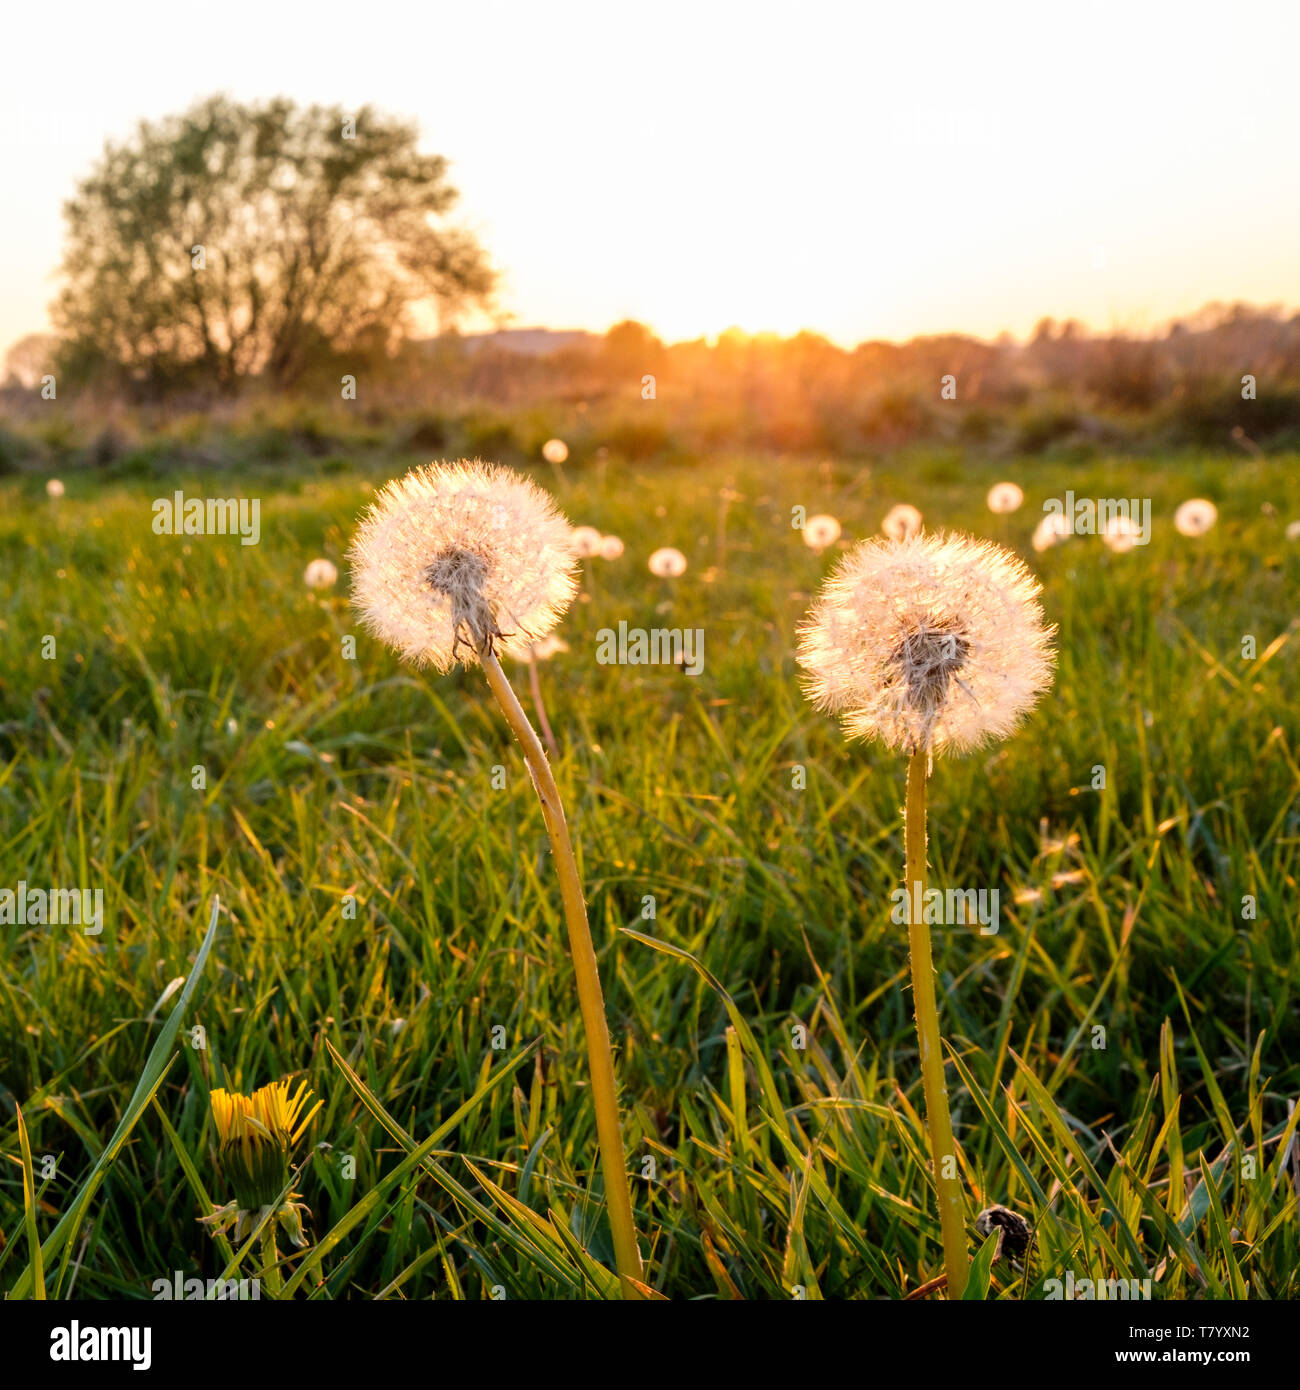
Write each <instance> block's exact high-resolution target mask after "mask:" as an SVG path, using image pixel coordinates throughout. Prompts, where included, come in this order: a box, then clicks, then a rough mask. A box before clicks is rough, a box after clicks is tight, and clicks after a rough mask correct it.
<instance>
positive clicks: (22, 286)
mask: <svg viewBox="0 0 1300 1390" xmlns="http://www.w3.org/2000/svg"><path fill="white" fill-rule="evenodd" d="M4 27H5V47H6V50H7V61H6V63H5V65H4V66H5V74H4V81H3V84H0V141H2V142H3V148H4V154H5V163H6V170H5V180H4V187H5V197H4V208H3V217H2V218H0V352H2V351H3V350H4V349H5V348H6V347H7V346H8V345H9V344H10V343H12V342H13V341H14V340H15V339H17V338H19V337H20V336H22V335H23V334H25V333H28V332H32V331H37V330H41V329H44V328H45V327H46V326H47V320H46V316H45V307H46V305H47V303H48V301H49V300H50V298H51V297H52V295H53V293H54V290H55V287H56V281H55V271H56V268H57V265H58V261H59V257H60V250H61V245H62V231H63V228H62V217H61V205H62V202H63V200H64V199H65V198H66V197H67V196H68V195H69V194H70V193H71V192H72V190H73V188H74V185H75V182H76V180H77V178H78V177H79V176H80V175H82V174H84V173H85V172H86V171H87V170H88V169H89V167H90V166H91V164H92V162H93V161H94V159H95V158H96V156H97V155H98V153H99V152H100V150H101V148H102V145H103V142H104V140H105V138H106V137H107V138H111V139H120V138H122V137H124V136H127V135H129V134H130V132H131V130H132V128H133V126H134V124H135V123H136V121H138V120H139V119H140V118H156V117H161V116H164V115H167V114H169V113H172V112H175V111H178V110H181V109H183V108H185V107H187V106H188V105H190V104H191V103H192V102H193V101H195V100H196V99H197V98H200V97H204V96H207V95H209V94H211V93H213V92H217V91H225V92H227V93H229V94H230V95H232V96H234V97H236V98H239V99H245V100H248V99H261V98H268V97H272V96H276V95H281V94H283V95H287V96H289V97H292V98H295V99H296V100H298V101H300V102H303V103H310V102H320V103H322V104H326V103H334V102H338V103H341V104H343V105H345V106H349V107H354V106H360V105H362V104H365V103H371V104H373V105H375V106H378V107H380V108H382V109H384V110H385V111H387V112H390V113H392V114H395V115H401V116H408V117H414V118H416V119H417V120H418V121H419V123H420V127H421V131H422V136H423V141H422V143H423V147H424V148H425V149H427V150H430V151H436V152H438V153H440V154H444V155H446V156H447V157H448V158H449V159H450V160H451V162H452V176H453V182H454V183H455V184H456V185H457V187H458V188H459V189H460V191H461V195H462V196H461V203H460V210H459V217H460V218H461V219H462V220H463V221H464V222H465V223H466V224H467V225H469V226H470V227H472V228H473V229H474V230H475V231H476V232H477V234H478V235H479V237H480V239H481V240H482V241H483V242H484V244H485V246H486V247H487V249H488V251H489V252H490V254H491V256H492V258H493V259H494V261H495V262H496V263H497V264H498V265H499V266H500V267H501V268H502V269H503V271H504V273H505V279H504V286H503V295H502V300H503V307H504V308H505V309H507V310H509V311H510V312H511V313H512V314H513V315H514V319H513V322H514V323H515V324H516V325H518V326H535V325H544V326H548V327H552V328H588V329H592V330H596V331H603V330H604V329H605V328H607V327H608V326H609V325H610V324H611V323H613V322H615V321H617V320H618V319H621V318H625V317H631V318H636V319H640V320H642V321H643V322H646V323H648V324H649V325H651V327H653V328H654V329H655V330H656V331H657V332H658V333H660V334H661V335H662V336H664V337H666V338H668V339H670V340H677V339H681V338H687V337H698V336H701V335H709V336H711V335H713V334H716V333H718V332H719V331H721V330H723V329H725V328H727V327H729V326H731V325H736V326H739V327H741V328H743V329H745V330H748V331H751V332H757V331H761V330H770V331H774V332H778V333H781V334H789V333H793V332H797V331H798V330H799V329H801V328H810V329H813V330H816V331H818V332H821V333H824V334H826V335H827V336H828V337H830V338H832V339H834V340H835V341H837V342H839V343H841V344H844V345H846V346H849V345H852V344H854V343H856V342H859V341H861V340H863V339H865V338H873V337H886V338H907V337H911V336H913V335H914V334H918V333H933V332H941V331H946V330H954V331H960V332H968V333H974V334H978V335H980V336H985V337H992V336H993V335H995V334H997V333H998V332H999V331H1002V330H1009V331H1010V332H1012V333H1014V334H1015V335H1016V336H1018V337H1019V336H1023V335H1025V334H1026V333H1027V332H1028V331H1029V330H1030V328H1031V327H1032V326H1033V324H1034V323H1035V322H1036V320H1037V319H1039V318H1040V317H1041V316H1043V315H1045V314H1050V315H1052V316H1054V317H1056V318H1066V317H1075V318H1079V319H1082V320H1083V321H1084V322H1085V323H1087V324H1088V325H1090V326H1091V327H1094V328H1098V329H1110V328H1117V327H1118V328H1126V329H1130V330H1133V331H1138V332H1143V331H1148V330H1153V329H1156V328H1158V327H1160V326H1161V325H1162V324H1163V323H1164V322H1166V321H1167V320H1168V319H1169V318H1171V317H1174V316H1176V315H1179V314H1183V313H1187V312H1190V311H1191V310H1194V309H1196V308H1198V307H1200V306H1201V305H1202V304H1204V303H1205V302H1206V301H1208V300H1212V299H1218V300H1236V299H1242V300H1247V301H1251V302H1253V303H1256V304H1283V305H1286V306H1287V307H1291V308H1294V307H1297V306H1300V177H1297V175H1298V174H1300V168H1298V165H1300V82H1297V80H1296V55H1297V53H1300V5H1298V4H1296V3H1294V0H1293V2H1292V3H1277V4H1254V3H1249V0H1247V2H1246V3H1240V4H1228V3H1226V0H1224V3H1218V4H1214V5H1198V4H1196V3H1181V4H1154V3H1141V2H1140V0H1128V3H1122V4H1109V3H1095V4H1088V5H1081V6H1068V7H1067V6H1061V5H1051V4H1024V5H1012V4H1001V3H992V2H991V3H983V4H970V3H963V4H947V3H927V4H924V5H921V4H904V3H895V4H874V3H869V2H868V3H863V2H862V0H858V3H843V4H832V3H817V2H816V0H806V2H805V3H800V4H797V5H790V4H781V5H776V4H767V3H762V0H755V2H754V3H749V4H710V3H706V2H705V0H696V3H675V0H674V2H673V3H667V2H666V0H653V3H651V0H644V3H635V4H629V3H622V2H621V0H605V3H591V4H585V3H567V0H558V3H546V4H539V3H535V0H528V2H527V3H510V4H464V3H458V4H455V5H445V4H441V3H420V4H417V3H408V4H403V5H390V4H386V3H382V2H381V0H374V3H364V4H362V3H347V4H336V5H331V4H327V3H321V4H313V5H310V6H307V5H293V6H289V5H277V4H268V3H265V0H261V3H256V4H249V3H243V0H223V2H222V3H220V4H206V5H197V6H180V5H176V4H173V3H166V4H164V3H151V2H147V0H124V2H123V3H120V4H115V5H99V4H96V5H93V6H92V5H89V4H63V5H60V6H58V7H56V8H55V9H50V8H48V7H44V8H43V7H40V6H14V7H11V8H10V11H9V13H8V15H7V16H6V19H5V26H4Z"/></svg>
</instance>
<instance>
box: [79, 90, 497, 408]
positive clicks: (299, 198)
mask: <svg viewBox="0 0 1300 1390" xmlns="http://www.w3.org/2000/svg"><path fill="white" fill-rule="evenodd" d="M417 139H418V131H417V128H416V126H415V125H414V124H413V123H410V122H404V121H401V120H394V119H392V118H388V117H384V116H382V115H380V114H378V113H377V112H375V111H374V110H372V109H371V108H370V107H363V108H362V109H361V110H360V111H357V112H355V113H353V114H352V115H351V116H350V115H349V113H348V112H346V111H344V110H343V109H342V108H340V107H320V106H312V107H307V108H302V107H298V106H296V105H295V104H294V103H292V102H290V101H288V100H285V99H276V100H274V101H269V102H265V103H261V104H252V105H243V104H239V103H236V102H234V101H231V100H230V99H228V98H226V97H213V98H210V99H208V100H206V101H203V102H200V103H199V104H198V105H196V106H194V107H193V108H191V109H190V110H189V111H187V112H186V113H184V114H183V115H179V116H173V117H169V118H167V119H165V120H163V121H160V122H156V123H150V122H142V123H141V124H140V126H139V128H138V130H137V132H136V134H135V136H134V138H132V139H130V140H128V141H125V142H123V143H121V144H108V145H106V147H105V150H104V154H103V156H102V158H101V159H100V161H99V163H98V164H97V166H96V167H95V168H94V170H93V171H92V172H91V174H90V175H89V177H87V178H86V179H85V180H83V181H82V183H81V184H80V185H79V187H78V189H77V192H76V195H75V196H74V197H73V198H72V199H71V200H70V201H69V202H68V203H67V204H66V206H65V209H64V211H65V217H66V219H67V224H68V241H67V246H66V249H65V255H64V261H63V276H64V281H65V285H64V288H63V290H62V292H61V293H60V295H59V297H58V299H57V301H56V302H55V304H54V305H53V306H52V310H51V314H52V317H53V320H54V323H55V326H56V328H57V329H58V330H59V333H60V335H61V338H62V342H63V348H62V356H61V363H60V365H61V367H62V368H63V369H64V370H65V371H69V372H72V373H74V374H82V375H101V374H105V375H108V376H109V377H110V378H112V379H114V380H115V381H116V383H118V384H124V383H131V384H133V385H134V386H136V388H137V389H138V390H140V391H141V392H144V393H152V392H154V391H159V390H163V389H167V388H169V387H175V386H181V385H184V386H209V387H215V388H218V389H226V390H228V389H231V388H233V387H234V386H235V385H236V384H237V383H238V382H240V381H241V380H243V379H245V378H248V377H251V376H254V375H264V376H265V377H266V378H267V379H268V380H269V381H270V383H271V384H273V385H275V386H277V387H283V386H287V385H290V384H292V383H293V382H295V381H297V380H299V379H300V378H301V376H302V374H303V373H304V371H305V370H306V369H307V368H308V367H309V366H311V365H312V364H313V363H314V362H317V361H319V360H320V359H321V358H322V357H328V356H330V355H331V354H338V353H353V354H357V355H358V360H361V355H364V354H373V353H374V352H376V351H378V350H383V349H385V348H388V347H391V346H392V345H393V343H394V341H395V340H396V339H397V338H398V337H400V336H401V334H402V333H403V332H404V331H406V330H407V328H408V327H409V316H410V312H411V310H412V308H413V307H414V306H415V305H416V304H417V303H419V302H422V301H426V302H431V303H432V304H433V305H434V306H436V309H437V311H438V314H439V317H440V318H441V319H442V320H443V321H444V322H446V321H453V322H454V320H455V318H456V316H457V315H458V314H459V313H460V312H461V311H462V310H463V309H464V308H466V307H467V306H469V305H471V304H484V303H486V302H488V300H489V298H490V296H491V292H492V288H493V284H494V279H495V275H494V272H493V270H492V269H491V267H490V265H489V263H488V261H487V258H486V255H485V253H484V251H483V249H482V248H481V247H480V245H479V244H478V242H477V241H476V240H475V239H474V237H473V236H472V235H470V234H469V233H467V232H466V231H464V230H463V229H460V228H457V227H455V226H453V225H449V224H448V223H447V221H446V215H447V213H448V212H449V211H450V209H451V208H452V206H453V205H454V203H455V202H456V198H457V193H456V190H455V189H454V188H452V187H451V185H450V184H449V183H448V179H447V162H446V160H445V159H443V158H442V157H441V156H439V155H429V154H421V153H420V152H419V151H418V150H417V148H416V145H417Z"/></svg>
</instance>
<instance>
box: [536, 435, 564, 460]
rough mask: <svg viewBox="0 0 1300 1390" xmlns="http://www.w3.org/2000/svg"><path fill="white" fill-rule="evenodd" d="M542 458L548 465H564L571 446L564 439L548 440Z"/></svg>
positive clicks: (544, 445)
mask: <svg viewBox="0 0 1300 1390" xmlns="http://www.w3.org/2000/svg"><path fill="white" fill-rule="evenodd" d="M542 457H543V458H544V459H545V460H546V462H547V463H563V462H564V460H565V459H567V458H568V457H569V446H568V445H567V444H566V443H565V442H564V440H562V439H548V440H547V441H546V443H545V444H543V445H542Z"/></svg>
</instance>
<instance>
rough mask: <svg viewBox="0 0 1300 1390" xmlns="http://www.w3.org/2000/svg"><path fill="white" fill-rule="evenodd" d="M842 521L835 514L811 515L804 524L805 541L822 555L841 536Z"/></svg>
mask: <svg viewBox="0 0 1300 1390" xmlns="http://www.w3.org/2000/svg"><path fill="white" fill-rule="evenodd" d="M840 530H841V528H840V523H839V522H838V521H837V520H836V519H835V517H833V516H827V515H824V514H823V515H820V516H810V517H809V518H808V520H807V521H805V522H804V524H803V543H804V544H805V545H806V546H807V547H808V548H809V549H810V550H815V551H817V553H818V554H819V555H820V554H821V552H822V551H823V550H825V549H826V547H827V546H828V545H834V544H835V542H836V541H837V540H839V538H840Z"/></svg>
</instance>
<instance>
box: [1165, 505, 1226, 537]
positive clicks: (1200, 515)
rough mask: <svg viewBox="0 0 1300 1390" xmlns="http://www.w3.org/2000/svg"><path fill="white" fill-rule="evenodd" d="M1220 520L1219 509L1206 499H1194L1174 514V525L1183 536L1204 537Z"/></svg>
mask: <svg viewBox="0 0 1300 1390" xmlns="http://www.w3.org/2000/svg"><path fill="white" fill-rule="evenodd" d="M1218 519H1219V509H1218V508H1217V507H1216V506H1215V505H1214V503H1213V502H1207V501H1206V500H1205V498H1204V497H1192V498H1190V499H1189V500H1188V501H1186V502H1184V503H1183V504H1182V506H1180V507H1179V508H1178V510H1177V511H1176V512H1175V513H1174V525H1175V526H1176V527H1177V528H1178V532H1179V534H1180V535H1183V536H1203V535H1204V534H1205V533H1206V532H1207V531H1208V530H1209V529H1210V528H1211V527H1212V526H1213V525H1214V523H1215V522H1216V521H1218Z"/></svg>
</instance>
